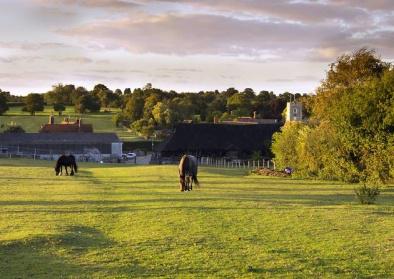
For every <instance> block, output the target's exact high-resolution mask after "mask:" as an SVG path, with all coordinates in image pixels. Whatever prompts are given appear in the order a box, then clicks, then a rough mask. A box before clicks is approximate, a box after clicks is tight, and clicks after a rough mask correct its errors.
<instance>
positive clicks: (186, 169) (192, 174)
mask: <svg viewBox="0 0 394 279" xmlns="http://www.w3.org/2000/svg"><path fill="white" fill-rule="evenodd" d="M193 182H195V183H196V185H197V186H198V185H199V182H198V180H197V158H196V157H194V156H192V155H183V156H182V158H181V161H180V162H179V184H180V190H181V191H182V192H183V191H191V190H193Z"/></svg>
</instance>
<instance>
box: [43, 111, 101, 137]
mask: <svg viewBox="0 0 394 279" xmlns="http://www.w3.org/2000/svg"><path fill="white" fill-rule="evenodd" d="M39 132H40V133H93V125H92V124H83V123H82V119H81V118H78V119H77V120H76V121H70V119H69V118H68V117H66V118H65V119H64V121H63V122H62V123H59V124H56V123H55V117H54V116H53V114H52V115H50V116H49V122H48V124H44V125H42V126H41V129H40V131H39Z"/></svg>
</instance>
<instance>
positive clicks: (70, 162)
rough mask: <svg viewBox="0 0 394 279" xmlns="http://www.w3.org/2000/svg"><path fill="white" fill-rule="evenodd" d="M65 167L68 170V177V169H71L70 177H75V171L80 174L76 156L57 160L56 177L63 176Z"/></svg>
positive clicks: (61, 157) (62, 157)
mask: <svg viewBox="0 0 394 279" xmlns="http://www.w3.org/2000/svg"><path fill="white" fill-rule="evenodd" d="M63 167H64V168H65V169H66V175H68V171H67V167H70V168H71V172H70V175H74V171H75V172H78V166H77V163H76V160H75V157H74V155H71V154H70V155H69V156H66V155H62V156H60V157H59V159H57V162H56V166H55V172H56V175H62V174H63Z"/></svg>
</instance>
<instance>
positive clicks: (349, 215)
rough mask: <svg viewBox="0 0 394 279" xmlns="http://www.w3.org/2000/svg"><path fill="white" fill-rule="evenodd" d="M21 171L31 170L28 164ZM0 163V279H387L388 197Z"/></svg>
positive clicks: (305, 184)
mask: <svg viewBox="0 0 394 279" xmlns="http://www.w3.org/2000/svg"><path fill="white" fill-rule="evenodd" d="M26 165H29V166H34V167H26ZM80 170H81V171H80V173H78V175H77V176H75V177H65V176H63V177H55V176H54V171H53V162H42V161H41V162H40V161H36V162H33V161H27V160H7V159H1V160H0V232H1V233H0V274H1V278H136V277H152V278H157V277H163V278H175V277H179V278H207V277H208V278H271V277H278V278H294V277H295V278H393V277H394V188H393V187H392V186H391V187H387V188H385V189H384V190H383V191H382V194H381V196H380V198H379V199H378V202H377V204H376V205H369V206H362V205H359V204H358V203H357V202H356V200H355V197H354V193H353V187H354V186H353V185H344V184H340V183H335V182H322V181H307V180H292V179H282V178H266V177H260V176H252V175H248V174H247V173H245V172H244V171H243V170H220V169H214V168H204V167H203V168H201V169H200V173H199V179H200V181H201V183H202V186H201V187H200V188H198V189H196V190H194V191H192V192H187V193H181V192H179V191H178V178H177V167H176V166H125V165H94V164H81V165H80Z"/></svg>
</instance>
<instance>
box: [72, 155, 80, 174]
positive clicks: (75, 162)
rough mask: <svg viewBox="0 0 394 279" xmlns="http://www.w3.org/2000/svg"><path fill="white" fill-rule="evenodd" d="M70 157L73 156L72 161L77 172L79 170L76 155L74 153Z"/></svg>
mask: <svg viewBox="0 0 394 279" xmlns="http://www.w3.org/2000/svg"><path fill="white" fill-rule="evenodd" d="M70 158H71V161H72V162H71V164H72V165H73V167H74V170H75V172H78V166H77V160H76V159H75V156H74V155H70Z"/></svg>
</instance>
